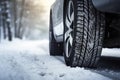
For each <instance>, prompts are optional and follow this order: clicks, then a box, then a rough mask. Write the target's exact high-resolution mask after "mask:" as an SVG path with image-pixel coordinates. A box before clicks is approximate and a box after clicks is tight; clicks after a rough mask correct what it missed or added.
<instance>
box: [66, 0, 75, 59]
mask: <svg viewBox="0 0 120 80" xmlns="http://www.w3.org/2000/svg"><path fill="white" fill-rule="evenodd" d="M73 23H74V5H73V2H72V1H71V0H70V1H69V3H68V6H67V11H66V14H65V36H64V37H65V38H64V41H65V55H66V57H70V55H71V52H70V51H71V48H72V45H73Z"/></svg>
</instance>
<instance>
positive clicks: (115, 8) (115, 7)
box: [92, 0, 120, 14]
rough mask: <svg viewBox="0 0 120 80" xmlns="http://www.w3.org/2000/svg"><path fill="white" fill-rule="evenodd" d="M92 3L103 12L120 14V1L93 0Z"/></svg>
mask: <svg viewBox="0 0 120 80" xmlns="http://www.w3.org/2000/svg"><path fill="white" fill-rule="evenodd" d="M92 2H93V5H94V7H95V8H96V9H97V10H99V11H101V12H108V13H117V14H120V0H92Z"/></svg>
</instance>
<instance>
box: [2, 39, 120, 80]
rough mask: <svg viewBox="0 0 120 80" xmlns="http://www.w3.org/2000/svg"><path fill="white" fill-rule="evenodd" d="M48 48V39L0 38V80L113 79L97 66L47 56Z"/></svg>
mask: <svg viewBox="0 0 120 80" xmlns="http://www.w3.org/2000/svg"><path fill="white" fill-rule="evenodd" d="M48 49H49V47H48V40H34V41H32V40H31V41H30V40H19V39H15V40H14V41H12V42H7V41H1V43H0V80H113V79H112V78H111V77H109V76H105V75H102V74H101V72H100V73H99V72H97V71H96V70H90V69H85V68H71V67H68V66H66V65H65V62H64V59H63V57H59V56H57V57H52V56H50V55H49V50H48ZM116 51H117V52H119V53H120V50H119V49H117V50H116ZM104 52H106V53H108V52H107V49H105V50H103V53H104ZM115 53H116V52H115ZM112 73H114V72H112ZM119 75H120V74H118V76H119ZM118 80H119V79H118Z"/></svg>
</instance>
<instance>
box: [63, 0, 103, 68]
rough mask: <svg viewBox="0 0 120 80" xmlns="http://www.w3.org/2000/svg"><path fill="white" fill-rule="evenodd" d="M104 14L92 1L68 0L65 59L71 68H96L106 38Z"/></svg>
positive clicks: (65, 24)
mask: <svg viewBox="0 0 120 80" xmlns="http://www.w3.org/2000/svg"><path fill="white" fill-rule="evenodd" d="M104 25H105V18H104V14H103V13H101V12H99V11H97V10H96V9H95V8H94V6H93V4H92V1H91V0H67V1H66V2H65V6H64V58H65V62H66V64H67V65H68V66H71V67H76V66H79V67H96V65H97V63H98V60H99V59H100V56H101V51H102V43H103V37H104V27H105V26H104Z"/></svg>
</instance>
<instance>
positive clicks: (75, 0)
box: [63, 0, 77, 66]
mask: <svg viewBox="0 0 120 80" xmlns="http://www.w3.org/2000/svg"><path fill="white" fill-rule="evenodd" d="M70 1H72V2H73V6H74V23H73V26H74V29H73V43H72V47H71V51H70V56H69V57H67V56H66V51H65V50H66V49H65V16H66V12H67V6H68V4H69V2H70ZM63 14H64V15H63V23H64V35H63V42H64V59H65V62H66V64H67V66H70V65H72V63H73V59H74V57H73V56H74V55H75V52H74V47H75V37H76V34H75V32H76V26H77V23H76V22H77V0H66V2H65V4H64V11H63Z"/></svg>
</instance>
